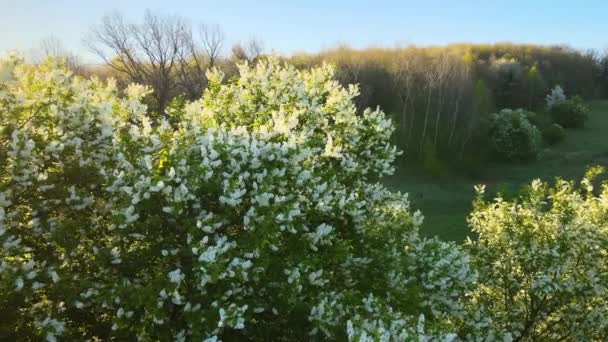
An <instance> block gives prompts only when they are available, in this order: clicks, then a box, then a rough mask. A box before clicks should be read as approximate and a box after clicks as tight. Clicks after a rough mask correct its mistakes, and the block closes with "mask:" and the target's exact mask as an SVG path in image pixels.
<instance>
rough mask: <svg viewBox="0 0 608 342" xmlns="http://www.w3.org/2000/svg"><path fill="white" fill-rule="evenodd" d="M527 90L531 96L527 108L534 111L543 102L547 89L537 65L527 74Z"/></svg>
mask: <svg viewBox="0 0 608 342" xmlns="http://www.w3.org/2000/svg"><path fill="white" fill-rule="evenodd" d="M526 88H527V89H528V94H529V95H528V96H529V97H528V103H527V108H529V109H534V108H536V107H538V106H539V105H540V104H541V103H542V102H543V96H544V94H545V88H546V84H545V80H544V77H543V75H542V74H541V73H540V70H539V69H538V67H537V66H536V65H533V66H532V67H530V68H529V69H528V72H527V74H526Z"/></svg>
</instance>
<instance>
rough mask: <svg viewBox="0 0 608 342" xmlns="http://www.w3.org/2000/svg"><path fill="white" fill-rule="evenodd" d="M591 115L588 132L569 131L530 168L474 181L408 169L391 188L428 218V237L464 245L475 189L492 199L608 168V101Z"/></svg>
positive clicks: (500, 169)
mask: <svg viewBox="0 0 608 342" xmlns="http://www.w3.org/2000/svg"><path fill="white" fill-rule="evenodd" d="M589 108H590V109H591V112H590V113H589V122H588V123H587V125H586V127H585V128H584V129H580V130H568V135H567V137H566V139H565V140H564V141H562V142H561V143H559V144H557V145H555V146H551V147H546V148H545V149H544V150H543V153H542V154H541V156H540V157H539V160H538V161H536V162H532V163H528V164H512V163H491V164H489V165H487V167H486V168H485V170H484V172H483V176H481V177H478V178H475V179H470V178H469V179H467V178H463V177H458V178H456V177H449V176H446V177H442V178H440V179H433V178H431V177H429V176H426V175H424V174H420V173H419V172H415V171H412V170H408V169H407V167H401V168H399V169H397V171H396V173H395V176H394V177H392V178H391V179H389V180H388V184H389V185H390V186H391V187H392V188H393V189H395V190H399V191H402V192H407V193H409V195H410V199H411V201H412V205H413V207H414V208H417V209H420V210H421V211H422V213H423V214H424V216H425V222H424V224H423V226H422V228H421V230H422V233H423V234H425V235H438V236H439V237H441V238H443V239H445V240H453V241H461V240H464V239H465V238H466V237H467V235H469V228H468V225H467V223H466V217H467V215H468V213H469V212H470V210H471V201H472V200H473V196H474V190H473V186H474V185H475V184H486V187H487V193H488V194H489V195H493V194H496V193H497V192H503V193H506V194H507V195H508V194H510V193H513V192H515V191H516V190H519V189H521V188H522V187H523V186H525V185H526V184H529V182H530V181H531V180H533V179H535V178H541V179H543V180H551V179H553V178H555V177H556V176H557V175H559V176H560V177H562V178H565V179H573V178H577V177H580V176H582V175H583V174H584V172H585V170H586V168H587V167H588V166H589V165H602V166H608V141H607V139H606V137H607V134H608V101H595V102H591V103H589Z"/></svg>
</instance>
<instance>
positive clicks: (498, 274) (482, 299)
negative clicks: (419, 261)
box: [468, 170, 608, 341]
mask: <svg viewBox="0 0 608 342" xmlns="http://www.w3.org/2000/svg"><path fill="white" fill-rule="evenodd" d="M596 175H597V170H592V172H590V173H589V174H588V177H586V178H585V179H584V180H583V181H582V182H581V187H580V189H579V188H576V187H575V184H574V183H572V182H566V181H563V180H557V182H556V184H555V185H554V186H550V185H549V184H547V183H543V182H541V181H539V180H536V181H534V182H533V183H532V185H531V186H530V187H529V188H528V189H527V190H526V191H524V192H523V193H522V194H520V195H519V196H518V197H517V198H516V199H514V200H512V201H506V200H503V199H502V198H497V199H496V200H495V201H492V202H485V201H484V200H483V198H482V196H483V191H484V188H483V187H478V194H479V198H478V200H477V201H476V203H475V208H474V211H473V213H472V214H471V216H470V218H469V223H470V225H471V228H472V230H473V231H474V232H475V233H477V234H478V239H477V240H476V241H469V243H468V246H469V251H470V253H471V257H472V260H473V264H474V265H475V267H476V270H477V271H478V272H479V284H478V285H479V286H478V287H477V288H476V290H475V291H474V293H473V295H472V297H471V300H472V301H473V302H475V303H477V304H478V305H480V306H481V307H483V308H485V310H486V314H487V315H489V316H490V317H492V324H493V326H494V328H495V329H505V330H508V331H510V332H511V334H512V335H513V337H514V338H515V339H517V340H522V341H563V340H569V341H605V340H606V339H607V338H608V287H607V284H608V259H607V258H606V253H607V252H608V184H604V185H602V187H601V189H599V195H596V194H594V189H593V186H592V185H591V184H592V180H593V177H590V176H596Z"/></svg>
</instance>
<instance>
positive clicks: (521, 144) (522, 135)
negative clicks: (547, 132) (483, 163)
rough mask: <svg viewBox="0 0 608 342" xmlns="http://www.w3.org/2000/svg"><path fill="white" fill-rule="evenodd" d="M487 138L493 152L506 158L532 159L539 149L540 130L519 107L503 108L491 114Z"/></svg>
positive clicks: (517, 159) (514, 159) (512, 159)
mask: <svg viewBox="0 0 608 342" xmlns="http://www.w3.org/2000/svg"><path fill="white" fill-rule="evenodd" d="M489 138H490V142H491V144H492V148H493V150H494V152H495V153H496V154H498V156H499V157H501V158H503V159H506V160H511V161H527V160H533V159H536V157H537V156H538V152H539V151H540V143H541V135H540V132H539V130H538V129H537V128H536V127H535V126H534V125H532V124H531V123H530V121H528V114H527V113H526V112H525V111H523V110H521V109H518V110H511V109H503V110H501V111H500V112H499V113H495V114H492V115H491V116H490V128H489Z"/></svg>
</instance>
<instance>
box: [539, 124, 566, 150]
mask: <svg viewBox="0 0 608 342" xmlns="http://www.w3.org/2000/svg"><path fill="white" fill-rule="evenodd" d="M565 137H566V131H565V130H564V128H563V127H562V126H560V125H558V124H552V125H551V126H549V127H547V128H545V129H544V130H543V139H544V140H545V141H546V142H547V144H549V145H555V144H557V143H558V142H560V141H562V140H564V138H565Z"/></svg>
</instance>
